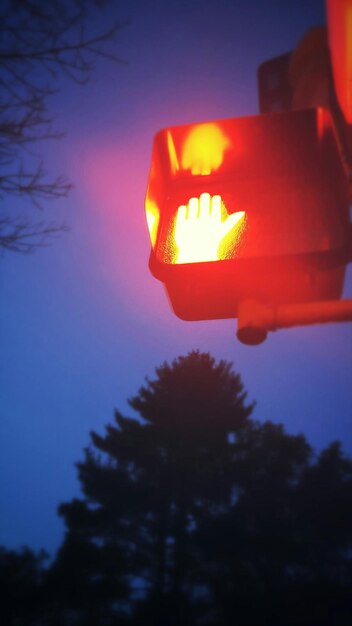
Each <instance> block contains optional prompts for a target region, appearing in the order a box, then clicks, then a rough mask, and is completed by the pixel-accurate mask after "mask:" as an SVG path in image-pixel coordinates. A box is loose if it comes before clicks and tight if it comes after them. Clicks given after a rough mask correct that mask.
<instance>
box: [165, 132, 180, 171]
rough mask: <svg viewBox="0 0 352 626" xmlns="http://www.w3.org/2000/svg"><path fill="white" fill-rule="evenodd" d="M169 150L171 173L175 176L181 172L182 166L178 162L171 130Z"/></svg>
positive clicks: (168, 137) (168, 134) (168, 140)
mask: <svg viewBox="0 0 352 626" xmlns="http://www.w3.org/2000/svg"><path fill="white" fill-rule="evenodd" d="M167 148H168V151H169V157H170V166H171V172H172V174H175V173H176V172H178V171H179V169H180V164H179V162H178V158H177V154H176V148H175V144H174V140H173V138H172V135H171V133H170V131H169V130H168V131H167Z"/></svg>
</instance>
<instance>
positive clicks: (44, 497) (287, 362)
mask: <svg viewBox="0 0 352 626" xmlns="http://www.w3.org/2000/svg"><path fill="white" fill-rule="evenodd" d="M114 11H115V14H116V15H117V17H118V18H121V20H124V19H128V20H129V24H128V25H127V26H125V27H124V28H123V29H122V30H121V32H120V36H119V38H118V41H117V44H116V45H117V48H116V49H117V52H118V54H119V55H120V56H121V57H122V58H123V59H125V60H126V61H127V62H126V63H124V64H121V65H114V64H110V63H105V62H104V63H99V64H98V65H97V69H96V72H95V74H94V76H93V78H92V81H91V82H90V84H89V85H87V86H86V87H84V88H79V87H77V86H75V85H73V84H70V83H67V82H65V81H63V82H62V85H61V86H62V88H61V91H60V92H59V93H58V94H57V95H56V96H55V98H53V100H52V102H51V105H52V112H53V115H54V116H55V119H56V125H57V127H58V128H59V129H63V130H65V131H66V133H67V134H66V137H65V138H64V139H63V140H61V141H60V142H59V143H56V144H55V145H54V144H53V145H49V144H48V145H47V146H45V147H44V148H43V150H44V153H43V154H44V158H45V164H46V167H47V169H48V170H49V171H50V170H51V171H53V172H62V173H64V174H66V175H67V176H68V177H69V178H70V179H71V180H72V181H73V183H74V189H73V191H72V193H71V195H70V197H69V199H68V200H64V201H61V202H59V203H55V204H53V203H52V204H50V206H49V208H48V210H47V215H48V217H49V218H50V219H52V218H56V219H58V220H61V219H62V220H65V221H66V222H67V223H68V224H69V225H70V232H69V233H68V234H65V235H63V236H62V237H60V238H58V239H57V240H55V241H54V242H53V245H52V246H50V247H48V248H45V249H43V250H39V251H37V252H36V253H34V254H32V255H29V256H21V255H18V254H17V255H16V254H7V255H5V256H4V257H3V258H2V259H1V269H0V271H1V276H0V281H1V283H0V286H1V305H0V335H1V356H0V369H1V426H0V430H1V432H0V435H1V437H0V440H1V443H0V446H1V454H0V459H1V461H0V476H1V478H0V510H1V519H0V544H4V545H6V546H9V547H14V548H18V547H20V546H22V545H29V546H31V547H33V548H35V549H38V548H40V547H44V548H46V549H47V550H48V551H49V552H51V553H52V554H53V553H54V552H55V550H56V548H57V547H58V545H59V543H60V541H61V540H62V537H63V532H64V527H63V524H62V522H61V520H60V519H58V517H57V514H56V508H57V505H58V504H59V503H60V502H62V501H67V500H69V499H70V498H72V497H73V496H75V495H77V494H78V493H79V485H78V481H77V479H76V470H75V467H74V463H75V462H76V461H78V460H79V459H81V458H82V450H83V448H84V447H85V446H86V445H87V444H88V442H89V431H90V430H92V429H94V430H97V431H100V432H101V431H102V429H103V427H104V425H105V424H107V423H108V422H109V421H111V419H112V416H113V409H114V407H116V408H119V409H120V410H121V411H122V412H125V413H127V414H131V411H130V409H129V407H128V405H127V402H126V400H127V398H128V397H130V396H132V395H134V394H135V393H136V391H137V390H138V388H139V387H140V386H141V385H142V383H143V381H144V378H145V376H147V375H148V376H149V377H152V376H153V372H154V368H155V367H156V366H158V365H159V364H161V363H162V362H163V361H164V360H172V359H173V358H175V357H176V356H178V355H181V354H185V353H187V352H189V351H190V350H192V349H195V348H199V349H200V350H204V351H210V352H211V353H212V354H213V355H214V356H215V357H216V358H218V359H220V358H225V359H227V360H231V361H233V363H234V367H235V369H236V370H237V371H239V372H240V374H241V375H242V379H243V382H244V384H245V387H246V388H247V390H248V395H249V399H250V400H254V399H255V400H256V401H257V406H256V409H255V413H254V416H255V417H256V418H257V419H260V420H266V419H271V420H273V421H275V422H283V423H284V424H285V426H286V428H287V430H288V431H289V432H290V433H298V432H303V433H305V434H306V436H307V437H308V439H309V441H310V442H311V443H313V445H314V446H316V447H317V448H320V447H322V446H325V445H326V444H327V443H329V442H330V441H331V440H332V439H336V438H338V439H341V440H342V441H343V443H344V447H345V449H346V450H347V451H348V452H349V453H352V425H351V421H350V417H351V407H352V385H351V374H350V365H351V358H350V355H351V348H352V327H351V326H349V325H346V324H343V325H326V326H316V327H310V328H304V329H294V330H287V331H280V332H277V333H274V334H272V335H270V336H269V338H268V340H267V341H266V343H264V344H263V345H261V346H259V347H256V348H250V347H245V346H242V345H241V344H239V343H238V342H237V340H236V337H235V330H236V323H235V321H229V320H227V321H213V322H193V323H187V322H182V321H181V320H179V319H177V318H176V317H175V316H174V315H173V313H172V312H171V309H170V306H169V304H168V301H167V297H166V294H165V292H164V290H163V287H162V285H161V283H159V282H158V281H156V280H155V279H154V278H153V277H152V276H151V274H150V273H149V270H148V257H149V239H148V235H147V230H146V224H145V218H144V195H145V190H146V184H147V179H148V169H149V166H150V157H151V147H152V141H153V135H154V133H155V132H156V131H157V130H158V129H160V128H162V127H165V126H168V125H175V124H183V123H188V122H193V121H202V120H211V119H217V118H224V117H235V116H244V115H252V114H255V113H257V111H258V104H257V86H256V69H257V66H258V65H259V64H260V63H261V62H262V61H264V60H266V59H269V58H271V57H272V56H275V55H278V54H281V53H284V52H286V51H288V50H290V49H292V48H294V47H295V46H296V45H297V43H298V41H299V39H300V37H301V36H302V35H303V34H304V32H305V31H306V30H307V29H308V28H310V27H311V26H314V25H318V24H321V23H323V22H324V19H325V18H324V3H323V2H321V1H320V0H309V1H303V0H302V1H297V0H286V1H285V2H279V1H274V0H271V1H270V0H268V1H266V2H264V1H263V2H262V1H254V0H252V1H251V0H249V1H246V2H245V1H244V0H238V1H237V2H236V1H234V2H230V1H226V0H217V1H210V0H203V1H201V0H190V1H186V0H179V1H176V0H171V1H170V2H162V1H154V2H152V1H146V2H138V1H137V0H134V1H131V2H128V3H127V2H122V3H119V4H118V6H117V3H116V8H115V9H114ZM111 17H112V13H111V12H110V13H109V14H107V15H106V16H105V20H106V22H108V21H109V20H110V18H111ZM30 210H33V209H30ZM351 292H352V278H351V272H349V273H348V274H347V279H346V288H345V296H346V297H351Z"/></svg>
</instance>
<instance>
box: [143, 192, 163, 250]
mask: <svg viewBox="0 0 352 626" xmlns="http://www.w3.org/2000/svg"><path fill="white" fill-rule="evenodd" d="M145 213H146V218H147V225H148V230H149V236H150V241H151V243H152V246H153V248H154V246H155V242H156V236H157V233H158V226H159V220H160V211H159V209H158V207H157V205H156V204H155V202H153V200H151V199H150V198H148V195H147V198H146V201H145Z"/></svg>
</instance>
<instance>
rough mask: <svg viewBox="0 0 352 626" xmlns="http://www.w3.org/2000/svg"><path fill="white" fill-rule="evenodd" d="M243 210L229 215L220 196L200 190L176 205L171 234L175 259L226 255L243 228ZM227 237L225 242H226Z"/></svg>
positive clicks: (214, 258)
mask: <svg viewBox="0 0 352 626" xmlns="http://www.w3.org/2000/svg"><path fill="white" fill-rule="evenodd" d="M244 217H245V211H237V212H236V213H232V214H231V215H228V213H227V210H226V207H225V205H224V203H223V202H222V199H221V196H219V195H215V196H211V195H210V194H209V193H202V194H201V195H200V197H199V198H190V200H189V202H188V205H187V206H186V205H181V206H179V208H178V210H177V214H176V219H175V226H174V232H173V237H174V241H175V244H176V246H177V251H176V253H175V258H174V261H173V262H174V263H178V264H180V263H201V262H204V261H218V260H220V259H222V258H226V257H227V254H226V252H227V251H228V250H231V249H233V247H234V246H235V245H236V242H237V241H238V239H239V237H240V234H241V232H242V230H243V223H244ZM225 240H226V245H224V244H225Z"/></svg>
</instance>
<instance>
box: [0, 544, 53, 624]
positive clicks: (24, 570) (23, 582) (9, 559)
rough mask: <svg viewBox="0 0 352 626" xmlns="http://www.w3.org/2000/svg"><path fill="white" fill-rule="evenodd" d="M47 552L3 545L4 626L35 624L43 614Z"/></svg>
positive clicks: (0, 609) (0, 611) (0, 615)
mask: <svg viewBox="0 0 352 626" xmlns="http://www.w3.org/2000/svg"><path fill="white" fill-rule="evenodd" d="M46 558H47V554H46V553H45V552H44V551H42V552H39V553H38V554H35V553H34V552H33V551H32V550H30V549H29V548H23V549H22V550H19V551H15V550H8V549H7V548H5V547H0V593H1V601H0V623H1V624H4V626H5V625H6V626H32V625H33V626H34V625H36V624H39V622H40V619H41V617H42V614H43V610H42V607H43V603H44V577H45V570H44V568H43V562H44V561H45V559H46Z"/></svg>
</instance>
